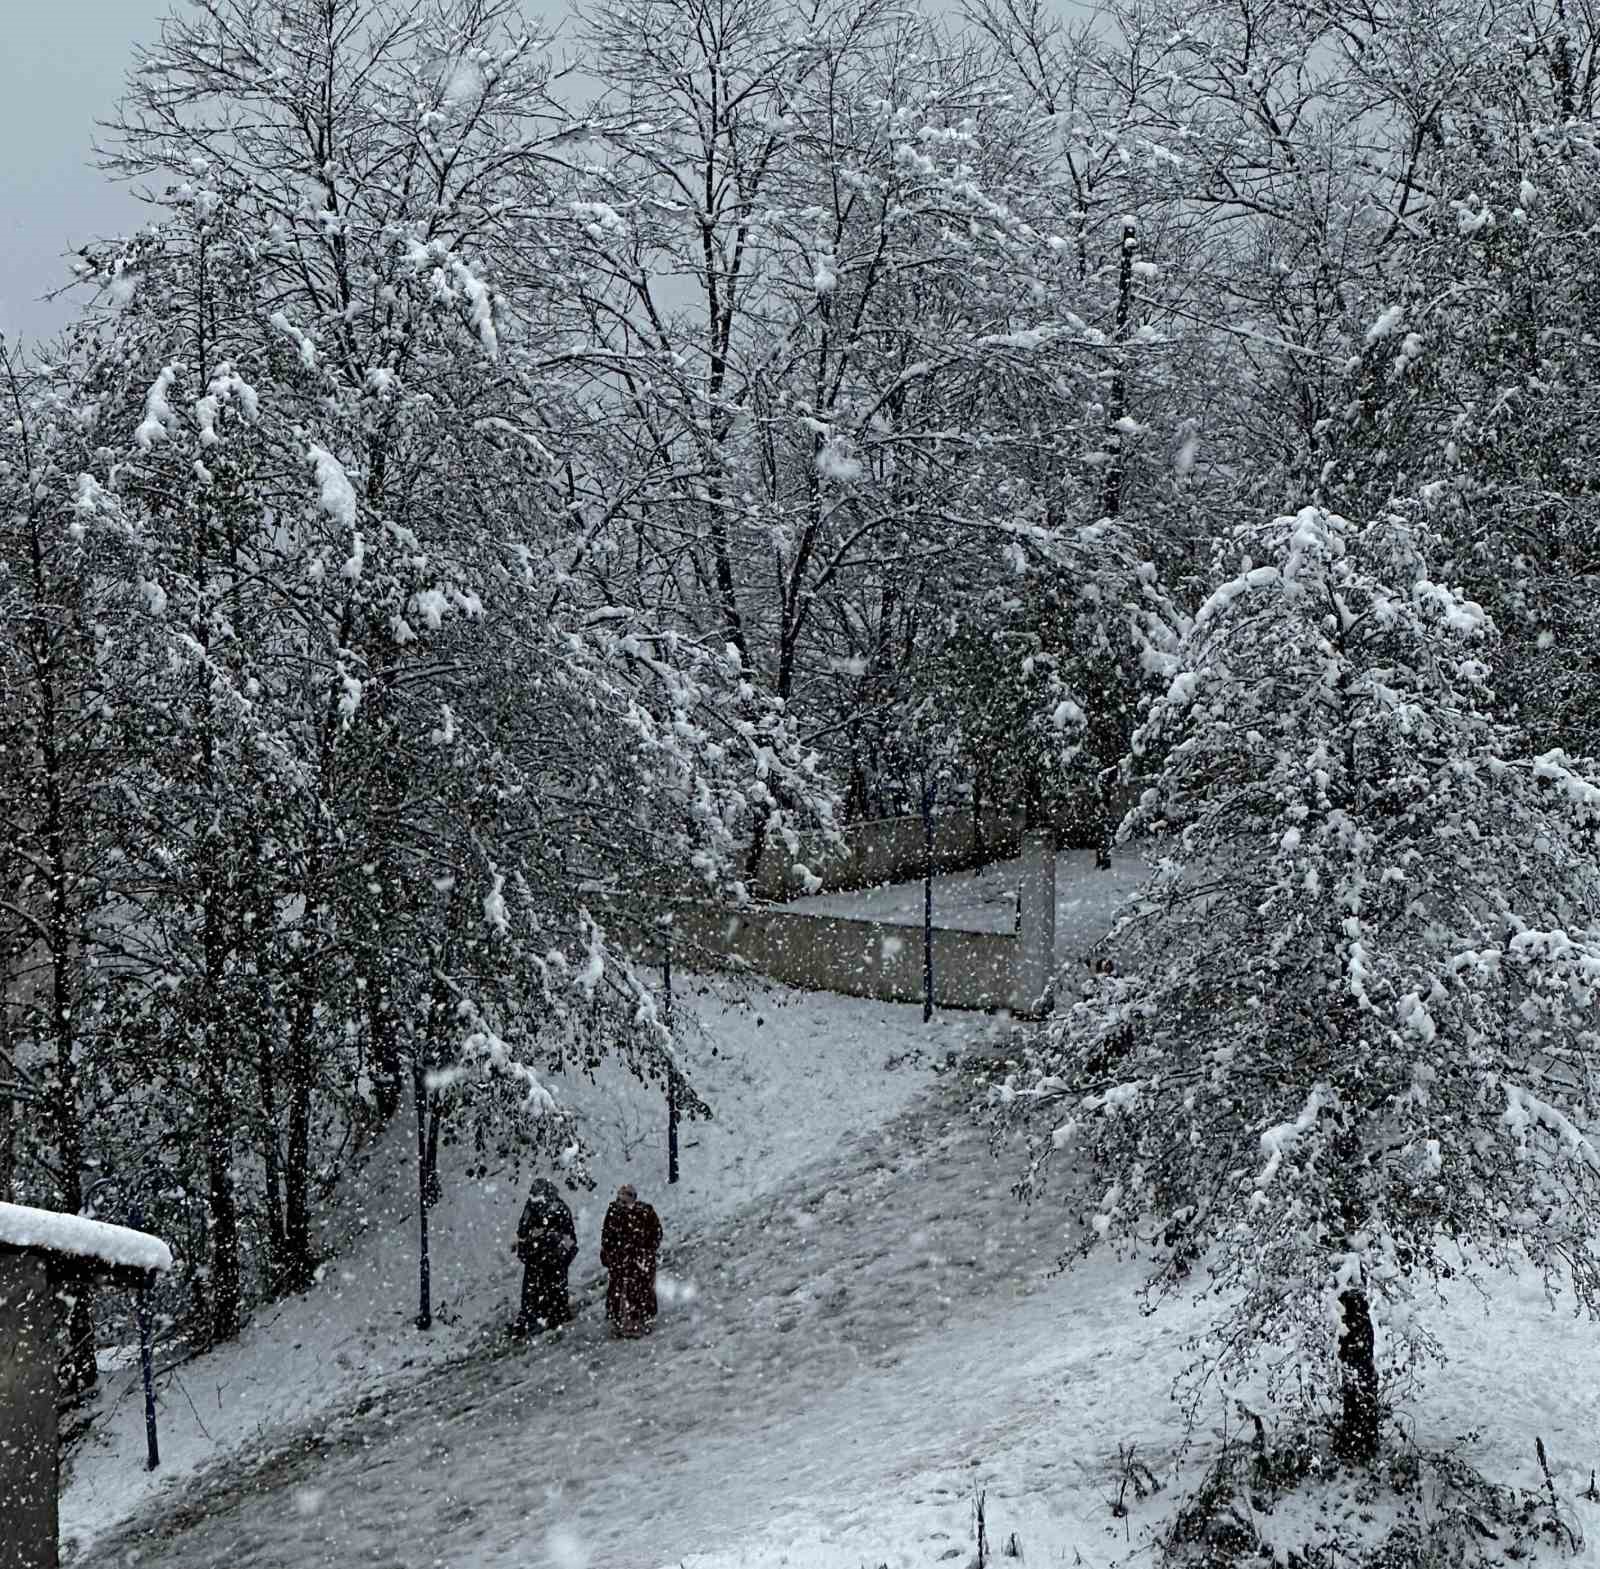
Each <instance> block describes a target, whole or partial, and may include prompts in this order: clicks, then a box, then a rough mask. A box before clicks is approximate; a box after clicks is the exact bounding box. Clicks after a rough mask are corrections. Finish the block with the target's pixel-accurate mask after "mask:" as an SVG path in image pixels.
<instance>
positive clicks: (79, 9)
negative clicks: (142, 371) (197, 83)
mask: <svg viewBox="0 0 1600 1569" xmlns="http://www.w3.org/2000/svg"><path fill="white" fill-rule="evenodd" d="M4 9H5V11H6V22H5V50H4V54H3V56H0V149H4V151H3V153H0V214H4V218H3V220H0V223H3V228H0V331H3V332H4V333H5V334H6V335H7V337H9V338H14V337H16V336H19V335H20V336H22V337H24V338H31V337H38V336H41V335H43V334H46V333H49V332H53V331H54V330H55V329H56V328H57V327H59V326H61V324H62V323H63V322H64V321H65V320H66V319H67V316H68V314H69V313H70V311H71V309H72V306H71V304H70V302H68V301H64V300H61V301H57V302H56V303H55V304H54V305H49V304H45V303H44V302H42V301H41V300H40V299H39V296H40V295H42V294H44V293H45V292H46V291H48V290H50V289H53V288H55V287H57V286H58V285H59V284H61V283H62V282H63V281H65V279H66V278H67V277H68V276H69V274H68V272H67V268H66V263H65V261H64V260H63V253H64V252H66V251H67V250H69V249H70V248H71V247H72V246H74V245H81V244H82V243H83V242H84V241H85V240H86V239H89V238H91V237H93V236H94V235H96V234H114V233H117V232H119V231H120V230H122V229H125V228H127V227H129V226H130V225H131V224H136V223H137V222H138V221H139V216H138V204H137V203H136V202H134V201H133V200H132V198H131V197H129V196H128V195H127V194H126V193H125V192H123V191H121V190H119V189H118V188H117V187H115V186H113V185H111V184H109V183H108V182H107V181H106V180H105V179H104V178H103V177H102V176H101V175H100V173H99V172H98V171H97V170H96V169H95V168H94V167H93V165H92V162H91V159H92V154H91V151H90V144H91V143H92V141H93V140H94V121H95V118H96V116H98V115H102V114H105V113H107V112H109V111H110V110H111V108H112V107H113V106H114V105H115V103H116V101H117V98H118V96H119V94H120V93H121V90H122V75H123V71H124V69H125V68H126V66H127V63H128V56H129V53H130V51H131V50H132V47H133V45H134V43H135V42H136V41H137V42H146V43H147V42H149V41H150V40H151V39H153V38H154V37H155V32H156V23H157V19H158V18H159V17H161V16H163V15H165V13H166V11H167V6H166V4H165V0H55V3H54V4H50V3H44V0H5V3H4Z"/></svg>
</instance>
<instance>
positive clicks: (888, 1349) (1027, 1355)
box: [90, 1081, 1600, 1569]
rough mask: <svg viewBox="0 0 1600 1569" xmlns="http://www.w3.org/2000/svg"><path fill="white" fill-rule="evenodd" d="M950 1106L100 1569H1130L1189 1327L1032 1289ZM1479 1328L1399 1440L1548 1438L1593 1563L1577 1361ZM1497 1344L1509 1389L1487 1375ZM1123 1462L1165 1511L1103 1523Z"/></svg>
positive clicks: (885, 1135) (290, 1449) (799, 1181)
mask: <svg viewBox="0 0 1600 1569" xmlns="http://www.w3.org/2000/svg"><path fill="white" fill-rule="evenodd" d="M962 1092H963V1086H962V1085H961V1084H960V1083H959V1081H951V1082H945V1083H942V1084H940V1085H939V1086H937V1087H936V1088H935V1089H934V1090H933V1091H932V1092H930V1094H929V1095H928V1096H927V1097H926V1098H925V1099H923V1100H921V1101H920V1102H918V1103H917V1104H916V1105H914V1106H912V1107H910V1108H909V1109H908V1110H906V1111H905V1112H903V1113H902V1114H901V1115H899V1116H898V1117H897V1118H895V1119H894V1120H893V1121H892V1122H890V1123H889V1124H888V1125H887V1126H886V1127H884V1128H883V1129H881V1130H879V1131H877V1132H866V1133H860V1134H857V1135H855V1136H853V1137H850V1138H848V1139H847V1140H846V1141H845V1143H844V1145H843V1147H842V1148H841V1149H839V1150H838V1151H837V1152H835V1153H834V1154H832V1155H830V1156H827V1157H825V1158H823V1159H821V1160H818V1161H816V1162H814V1163H813V1164H811V1165H809V1166H807V1167H806V1168H804V1169H803V1170H802V1171H800V1172H798V1173H796V1174H795V1175H794V1176H793V1177H792V1178H791V1179H790V1181H788V1182H787V1183H785V1184H784V1186H783V1187H782V1188H780V1189H778V1190H777V1191H775V1192H773V1193H771V1194H769V1195H768V1196H767V1197H765V1198H763V1199H761V1200H759V1201H757V1202H755V1203H753V1204H750V1205H747V1206H745V1207H744V1208H742V1209H741V1210H740V1211H738V1212H737V1213H736V1214H734V1215H731V1216H729V1217H727V1218H725V1219H724V1220H722V1221H721V1222H719V1223H717V1224H716V1225H715V1226H713V1227H709V1228H708V1229H707V1230H706V1231H705V1232H704V1233H703V1234H702V1235H701V1236H700V1237H699V1238H697V1239H696V1240H694V1241H693V1242H691V1243H690V1244H688V1245H687V1246H684V1247H680V1248H678V1249H676V1250H675V1252H674V1254H673V1256H672V1258H671V1259H670V1262H669V1268H670V1272H671V1275H672V1277H673V1280H674V1282H675V1286H676V1289H675V1290H674V1291H673V1292H672V1293H671V1295H670V1300H669V1301H668V1303H667V1304H666V1306H665V1308H664V1312H663V1317H662V1320H661V1322H660V1324H659V1326H658V1329H657V1332H656V1334H655V1335H654V1337H653V1338H652V1339H650V1340H648V1341H646V1342H642V1343H637V1344H636V1343H616V1342H612V1341H610V1340H608V1339H607V1338H606V1336H605V1333H604V1327H603V1322H602V1319H601V1315H600V1311H599V1305H598V1302H597V1301H596V1300H593V1299H591V1300H590V1302H589V1303H588V1305H587V1306H586V1308H585V1310H584V1311H583V1312H582V1313H581V1314H580V1316H579V1319H578V1322H577V1323H576V1324H575V1325H573V1326H572V1327H571V1328H570V1330H568V1331H566V1332H564V1333H563V1334H562V1335H561V1336H560V1337H559V1338H556V1339H554V1340H549V1341H546V1342H543V1343H541V1344H539V1345H536V1346H533V1347H530V1348H529V1349H528V1350H526V1351H518V1352H515V1353H512V1354H509V1355H498V1356H483V1357H479V1358H476V1359H474V1360H472V1361H469V1362H466V1363H462V1364H459V1365H455V1366H452V1367H449V1368H442V1369H439V1370H438V1371H437V1372H435V1373H433V1374H431V1375H430V1376H428V1377H425V1378H423V1379H420V1380H412V1381H394V1382H392V1383H391V1384H389V1385H388V1386H387V1387H386V1388H385V1389H383V1390H382V1391H380V1392H378V1393H377V1394H376V1395H375V1397H374V1398H373V1399H372V1400H371V1401H370V1402H369V1403H365V1404H364V1405H363V1407H362V1409H360V1410H359V1411H346V1412H343V1413H341V1414H340V1416H339V1417H338V1419H337V1420H334V1421H328V1422H322V1423H319V1424H317V1425H315V1426H314V1427H310V1428H307V1429H305V1430H303V1431H301V1432H299V1433H297V1434H294V1435H292V1436H293V1442H291V1443H288V1444H285V1443H284V1442H283V1441H282V1437H281V1436H280V1437H279V1438H277V1439H275V1440H274V1441H272V1442H270V1443H265V1444H262V1445H260V1446H255V1447H253V1448H252V1450H251V1451H249V1452H247V1453H246V1454H245V1455H243V1456H241V1457H240V1460H239V1461H238V1462H237V1463H236V1464H234V1465H232V1466H230V1467H229V1468H228V1469H227V1470H226V1471H224V1472H221V1473H219V1474H218V1475H216V1476H215V1477H214V1478H212V1479H210V1485H208V1486H206V1487H205V1488H203V1489H201V1490H198V1491H196V1492H194V1493H193V1494H191V1495H189V1496H188V1497H186V1498H184V1499H182V1500H180V1507H179V1508H177V1509H176V1510H174V1511H169V1512H168V1513H166V1514H165V1515H161V1514H150V1513H147V1514H145V1515H144V1516H143V1517H141V1518H140V1519H139V1520H138V1521H136V1522H135V1523H134V1524H133V1525H132V1526H131V1527H130V1528H128V1529H125V1530H123V1531H120V1532H118V1533H116V1534H114V1535H113V1536H112V1537H111V1538H110V1539H108V1540H107V1541H105V1542H103V1543H102V1544H101V1546H100V1549H99V1551H98V1552H97V1553H95V1554H94V1555H93V1556H92V1557H91V1559H90V1561H91V1562H93V1563H96V1564H100V1563H104V1564H112V1563H121V1562H124V1561H126V1559H127V1556H128V1555H130V1554H137V1555H138V1558H137V1561H138V1562H139V1563H140V1564H141V1565H143V1566H145V1569H158V1566H165V1565H172V1566H178V1565H183V1566H186V1569H189V1566H192V1569H203V1566H219V1569H220V1566H223V1565H226V1566H227V1569H318V1566H326V1569H334V1566H338V1569H345V1566H348V1565H351V1564H356V1563H381V1564H385V1565H394V1566H399V1569H432V1566H436V1565H447V1566H450V1569H524V1566H545V1565H548V1566H552V1569H658V1566H660V1569H667V1566H672V1565H684V1566H687V1569H779V1566H784V1569H801V1566H806V1569H859V1566H861V1565H866V1566H868V1569H876V1566H879V1565H887V1566H890V1569H911V1566H924V1565H937V1564H939V1563H941V1562H942V1561H945V1560H947V1559H948V1560H951V1561H953V1562H955V1563H956V1564H957V1565H958V1569H965V1566H966V1565H967V1564H968V1563H969V1562H970V1559H971V1550H972V1540H973V1538H972V1530H971V1518H972V1508H973V1502H974V1499H975V1497H976V1496H977V1495H978V1494H980V1493H981V1494H982V1495H983V1496H984V1499H985V1507H986V1515H987V1526H988V1531H989V1537H990V1542H991V1545H992V1547H993V1548H994V1549H995V1551H996V1552H997V1553H998V1552H999V1551H1000V1550H1001V1549H1002V1548H1003V1547H1004V1546H1005V1544H1006V1543H1007V1542H1008V1540H1009V1539H1010V1537H1011V1536H1012V1535H1013V1534H1014V1535H1015V1536H1016V1538H1017V1541H1018V1543H1019V1545H1020V1546H1021V1548H1022V1550H1023V1554H1024V1557H1025V1560H1026V1561H1028V1562H1034V1563H1043V1564H1052V1565H1053V1564H1072V1563H1077V1562H1082V1563H1084V1564H1088V1565H1096V1566H1103V1569H1109V1566H1111V1565H1113V1564H1127V1563H1130V1562H1134V1561H1147V1559H1145V1557H1144V1554H1143V1551H1142V1549H1143V1547H1144V1545H1145V1542H1146V1539H1147V1533H1148V1531H1149V1530H1150V1528H1151V1527H1152V1526H1153V1525H1156V1524H1159V1522H1160V1521H1161V1520H1162V1519H1163V1518H1164V1515H1165V1512H1166V1510H1167V1508H1168V1507H1169V1506H1170V1502H1171V1500H1172V1499H1173V1498H1174V1496H1176V1494H1177V1492H1178V1491H1179V1490H1180V1488H1181V1487H1182V1486H1184V1485H1192V1483H1193V1481H1194V1480H1195V1479H1196V1477H1197V1475H1198V1470H1199V1467H1200V1466H1201V1465H1202V1464H1203V1463H1204V1462H1205V1460H1206V1459H1207V1458H1208V1455H1209V1452H1210V1450H1211V1448H1212V1447H1213V1446H1212V1444H1211V1441H1210V1439H1209V1438H1208V1436H1207V1435H1206V1434H1205V1433H1204V1432H1202V1433H1201V1435H1200V1441H1199V1443H1198V1444H1197V1446H1196V1448H1195V1449H1194V1450H1193V1451H1191V1452H1190V1455H1189V1457H1188V1461H1187V1463H1186V1465H1185V1466H1184V1467H1183V1469H1182V1471H1181V1473H1179V1474H1176V1475H1175V1467H1177V1465H1178V1459H1179V1456H1178V1449H1177V1440H1178V1438H1179V1436H1180V1424H1179V1422H1178V1417H1177V1413H1176V1411H1175V1410H1174V1409H1173V1408H1172V1406H1171V1405H1170V1403H1169V1401H1168V1398H1167V1396H1168V1391H1169V1388H1170V1385H1171V1381H1172V1378H1173V1375H1174V1374H1175V1373H1176V1372H1177V1371H1178V1370H1179V1368H1180V1367H1181V1366H1182V1365H1183V1363H1184V1361H1185V1360H1186V1353H1185V1350H1184V1346H1183V1338H1184V1335H1185V1333H1186V1332H1187V1331H1189V1330H1191V1329H1193V1328H1194V1327H1195V1326H1196V1324H1197V1323H1198V1321H1199V1316H1200V1313H1201V1311H1202V1310H1201V1309H1198V1308H1196V1307H1195V1306H1194V1305H1193V1304H1186V1305H1179V1306H1178V1307H1176V1308H1175V1309H1173V1310H1172V1311H1170V1312H1168V1311H1163V1313H1162V1314H1160V1315H1158V1316H1157V1317H1155V1318H1154V1319H1147V1318H1144V1317H1142V1316H1141V1315H1140V1313H1139V1311H1138V1303H1137V1299H1136V1296H1135V1291H1136V1287H1137V1283H1138V1278H1139V1277H1138V1273H1137V1270H1136V1268H1135V1267H1134V1266H1133V1265H1131V1264H1118V1263H1116V1262H1115V1261H1114V1260H1109V1259H1099V1260H1095V1261H1093V1262H1091V1263H1090V1264H1088V1265H1085V1266H1081V1267H1078V1268H1076V1269H1074V1270H1073V1271H1071V1272H1070V1273H1068V1274H1066V1275H1065V1276H1053V1275H1052V1264H1053V1262H1054V1259H1055V1252H1056V1247H1057V1243H1058V1238H1059V1236H1060V1225H1061V1219H1062V1213H1063V1212H1062V1209H1061V1207H1060V1205H1059V1204H1058V1203H1051V1204H1040V1205H1038V1206H1035V1207H1033V1208H1031V1209H1029V1208H1026V1207H1023V1206H1021V1205H1019V1204H1018V1203H1017V1202H1016V1201H1015V1200H1014V1199H1013V1198H1012V1197H1011V1195H1010V1194H1009V1192H1007V1190H1006V1184H1005V1181H1004V1175H1005V1173H1004V1171H1003V1170H1000V1171H997V1170H996V1168H995V1167H994V1166H993V1164H992V1160H991V1156H990V1153H989V1151H988V1148H987V1145H986V1141H985V1140H984V1138H983V1136H982V1133H981V1131H980V1130H978V1129H977V1128H975V1127H974V1126H973V1124H972V1123H971V1121H970V1120H969V1119H968V1118H966V1117H965V1116H964V1115H963V1114H962V1113H963V1108H962V1103H961V1096H962ZM1468 1297H1469V1298H1470V1293H1469V1294H1468ZM1492 1305H1493V1308H1494V1312H1493V1316H1492V1317H1489V1318H1486V1317H1485V1316H1484V1315H1483V1313H1482V1312H1481V1310H1479V1309H1478V1307H1477V1306H1476V1305H1475V1304H1474V1303H1472V1302H1471V1301H1470V1300H1463V1301H1462V1302H1460V1303H1458V1304H1456V1305H1455V1306H1454V1307H1452V1308H1451V1309H1450V1310H1449V1311H1448V1312H1446V1313H1444V1314H1443V1322H1444V1324H1445V1326H1446V1329H1447V1332H1448V1335H1449V1338H1450V1341H1451V1343H1452V1345H1453V1347H1454V1348H1455V1349H1456V1350H1457V1352H1458V1355H1459V1361H1458V1363H1457V1364H1456V1366H1455V1367H1454V1368H1453V1370H1452V1371H1451V1373H1450V1374H1448V1375H1446V1376H1445V1377H1443V1378H1441V1379H1440V1380H1439V1381H1438V1384H1437V1387H1436V1388H1435V1390H1434V1391H1433V1392H1432V1393H1431V1394H1430V1395H1429V1396H1428V1397H1427V1398H1426V1399H1425V1401H1424V1402H1423V1405H1422V1407H1421V1411H1422V1416H1423V1428H1422V1430H1421V1431H1420V1432H1419V1435H1418V1436H1419V1437H1420V1438H1421V1439H1422V1440H1423V1441H1424V1442H1428V1443H1443V1442H1448V1441H1450V1440H1451V1439H1452V1438H1453V1437H1454V1436H1455V1435H1458V1434H1464V1433H1467V1432H1468V1431H1469V1430H1471V1429H1472V1428H1481V1429H1483V1430H1484V1431H1485V1432H1486V1433H1487V1434H1489V1435H1490V1436H1489V1437H1488V1438H1487V1439H1486V1440H1484V1441H1481V1442H1479V1443H1478V1444H1477V1445H1476V1449H1475V1451H1474V1457H1475V1458H1477V1459H1478V1460H1479V1461H1480V1463H1481V1464H1483V1466H1484V1468H1485V1469H1486V1470H1488V1471H1489V1472H1490V1473H1491V1474H1493V1475H1495V1476H1497V1477H1500V1478H1503V1479H1508V1480H1518V1481H1521V1482H1523V1483H1525V1484H1530V1485H1532V1484H1537V1483H1538V1481H1539V1476H1538V1472H1537V1470H1536V1466H1535V1461H1534V1448H1533V1442H1534V1438H1535V1436H1536V1435H1537V1436H1542V1437H1543V1439H1544V1441H1545V1443H1546V1444H1547V1445H1548V1446H1549V1450H1550V1453H1551V1456H1552V1459H1553V1463H1554V1467H1555V1471H1556V1476H1557V1481H1558V1485H1559V1486H1560V1487H1561V1489H1562V1492H1563V1496H1564V1498H1565V1499H1566V1500H1567V1501H1569V1502H1570V1504H1571V1507H1572V1508H1573V1509H1574V1510H1575V1511H1577V1513H1578V1515H1579V1517H1580V1518H1585V1517H1586V1524H1587V1526H1588V1528H1589V1534H1590V1536H1591V1537H1600V1511H1595V1510H1594V1509H1592V1508H1591V1507H1590V1506H1588V1505H1584V1504H1582V1503H1580V1502H1578V1501H1576V1494H1577V1492H1578V1490H1579V1489H1580V1488H1581V1487H1582V1486H1583V1484H1584V1482H1585V1481H1586V1467H1587V1465H1588V1464H1589V1463H1590V1461H1591V1456H1592V1450H1593V1446H1594V1445H1595V1443H1596V1440H1595V1439H1594V1436H1593V1435H1594V1433H1595V1431H1596V1423H1597V1419H1600V1390H1597V1386H1596V1383H1595V1381H1593V1380H1582V1381H1575V1380H1574V1378H1573V1370H1574V1369H1577V1368H1581V1367H1582V1366H1584V1365H1585V1362H1586V1348H1587V1346H1588V1344H1589V1342H1590V1340H1591V1338H1592V1336H1591V1331H1590V1330H1589V1329H1588V1327H1587V1326H1585V1325H1581V1324H1575V1323H1574V1322H1573V1321H1572V1320H1571V1319H1569V1318H1565V1317H1562V1316H1560V1315H1552V1314H1550V1313H1549V1312H1548V1311H1545V1310H1543V1305H1542V1302H1541V1300H1540V1299H1539V1298H1538V1294H1537V1290H1536V1288H1535V1287H1533V1286H1532V1285H1531V1284H1513V1285H1511V1286H1510V1287H1509V1288H1507V1289H1505V1290H1503V1291H1501V1292H1499V1293H1498V1294H1497V1295H1496V1297H1495V1298H1494V1301H1493V1304H1492ZM1513 1324H1514V1325H1515V1326H1516V1335H1517V1342H1516V1343H1517V1348H1518V1357H1517V1361H1516V1365H1515V1368H1514V1371H1513V1370H1512V1369H1510V1368H1508V1367H1507V1366H1506V1364H1505V1361H1504V1359H1503V1358H1501V1357H1500V1356H1499V1355H1498V1354H1497V1353H1498V1348H1499V1347H1500V1346H1501V1345H1503V1343H1504V1336H1505V1334H1506V1331H1507V1327H1508V1326H1509V1325H1513ZM1128 1445H1135V1446H1137V1453H1138V1455H1139V1456H1140V1457H1141V1458H1142V1459H1144V1460H1145V1461H1147V1462H1148V1463H1149V1464H1150V1465H1151V1466H1152V1467H1153V1468H1154V1469H1155V1471H1156V1473H1157V1474H1158V1475H1159V1476H1160V1477H1161V1479H1162V1480H1163V1482H1164V1483H1165V1484H1166V1486H1165V1488H1164V1491H1163V1492H1162V1493H1161V1494H1160V1495H1158V1496H1157V1497H1155V1498H1153V1499H1149V1500H1146V1501H1144V1502H1142V1503H1141V1502H1138V1501H1136V1500H1134V1499H1133V1498H1132V1495H1131V1494H1130V1500H1129V1501H1130V1503H1132V1504H1133V1508H1132V1511H1131V1513H1130V1514H1129V1515H1128V1516H1126V1517H1125V1518H1116V1517H1114V1516H1113V1515H1112V1512H1111V1509H1110V1502H1111V1499H1112V1498H1113V1497H1114V1496H1115V1494H1116V1487H1117V1483H1116V1478H1117V1473H1118V1455H1119V1449H1121V1448H1123V1447H1125V1446H1128ZM1175 1483H1176V1485H1174V1484H1175ZM1586 1551H1587V1550H1586ZM1568 1561H1569V1562H1570V1561H1572V1560H1568ZM1577 1562H1579V1563H1586V1564H1594V1563H1600V1558H1597V1557H1595V1556H1594V1555H1593V1554H1592V1553H1590V1555H1589V1556H1587V1557H1580V1558H1579V1559H1578V1560H1577Z"/></svg>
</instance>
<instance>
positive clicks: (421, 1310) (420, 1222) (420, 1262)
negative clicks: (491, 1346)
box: [411, 1062, 433, 1329]
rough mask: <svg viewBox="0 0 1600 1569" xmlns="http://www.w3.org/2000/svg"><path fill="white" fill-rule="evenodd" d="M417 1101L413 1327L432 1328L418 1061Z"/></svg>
mask: <svg viewBox="0 0 1600 1569" xmlns="http://www.w3.org/2000/svg"><path fill="white" fill-rule="evenodd" d="M411 1090H412V1094H413V1096H414V1097H415V1098H416V1103H417V1231H418V1253H417V1328H418V1329H432V1328H433V1282H432V1278H431V1266H430V1264H429V1261H428V1083H427V1075H426V1074H425V1073H424V1072H423V1069H422V1064H421V1062H415V1063H413V1064H412V1065H411Z"/></svg>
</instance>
